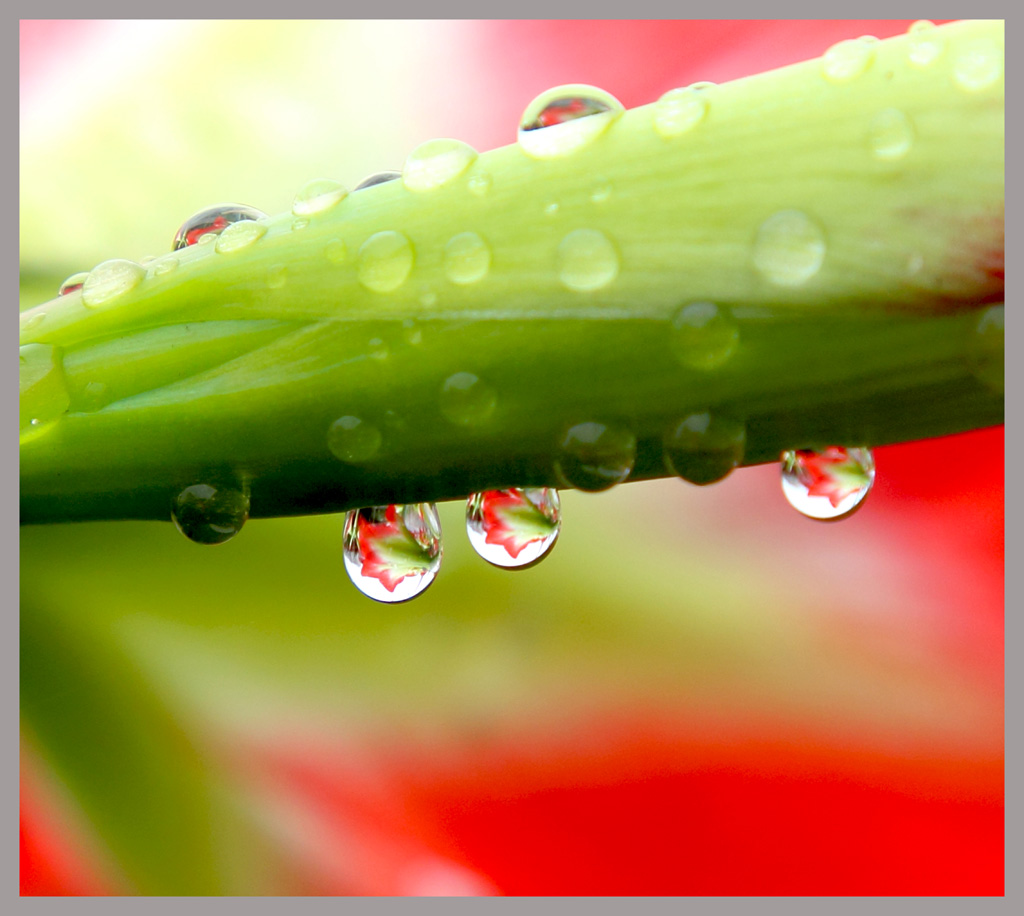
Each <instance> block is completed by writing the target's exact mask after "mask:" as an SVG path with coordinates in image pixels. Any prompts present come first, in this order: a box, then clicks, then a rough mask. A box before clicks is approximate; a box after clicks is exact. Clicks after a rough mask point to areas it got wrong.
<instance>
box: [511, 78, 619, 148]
mask: <svg viewBox="0 0 1024 916" xmlns="http://www.w3.org/2000/svg"><path fill="white" fill-rule="evenodd" d="M624 111H625V108H624V107H623V105H622V103H621V102H620V101H619V100H618V99H616V98H615V96H613V95H611V94H609V93H607V92H605V91H604V90H603V89H598V88H597V87H596V86H585V85H569V86H556V87H555V88H553V89H549V90H547V92H542V93H541V94H540V95H539V96H537V98H535V99H534V100H533V101H532V102H530V104H529V105H527V106H526V111H524V112H523V116H522V118H520V119H519V133H518V139H519V145H520V147H522V149H523V151H524V152H525V153H526V154H527V155H529V156H532V157H534V158H535V159H553V158H555V157H558V156H568V155H570V154H572V153H574V152H576V151H577V150H578V149H581V148H582V147H584V146H586V145H588V144H589V143H592V142H593V141H594V140H596V139H597V137H599V136H600V135H601V134H602V133H604V132H605V131H606V130H607V129H608V127H609V126H610V125H611V123H612V121H614V120H615V119H617V118H618V117H620V116H621V115H622V113H623V112H624Z"/></svg>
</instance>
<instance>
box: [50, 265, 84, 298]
mask: <svg viewBox="0 0 1024 916" xmlns="http://www.w3.org/2000/svg"><path fill="white" fill-rule="evenodd" d="M88 276H89V271H87V270H83V271H81V272H79V273H77V274H72V275H71V276H70V277H68V278H67V279H66V280H65V281H64V282H63V283H61V285H60V289H59V290H57V295H58V296H66V295H67V294H68V293H73V292H74V291H75V290H78V289H81V288H82V285H83V284H84V283H85V281H86V279H87V278H88Z"/></svg>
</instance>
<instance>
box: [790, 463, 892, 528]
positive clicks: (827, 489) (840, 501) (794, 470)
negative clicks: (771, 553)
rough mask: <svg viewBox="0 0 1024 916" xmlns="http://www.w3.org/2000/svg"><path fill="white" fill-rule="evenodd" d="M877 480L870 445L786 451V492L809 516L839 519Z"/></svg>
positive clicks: (861, 500) (846, 513)
mask: <svg viewBox="0 0 1024 916" xmlns="http://www.w3.org/2000/svg"><path fill="white" fill-rule="evenodd" d="M874 482H875V458H874V455H873V454H872V453H871V449H869V448H843V447H842V446H838V445H833V446H829V447H828V448H825V449H799V450H796V451H789V452H783V453H782V492H783V493H784V494H785V496H786V499H787V500H788V501H789V504H790V505H791V506H792V507H793V508H794V509H796V510H797V511H798V512H800V513H801V514H803V515H806V516H807V517H808V518H813V519H818V520H820V521H835V520H837V519H840V518H845V517H846V516H848V515H850V514H851V513H852V512H854V511H855V510H856V509H857V508H859V507H860V505H861V504H862V503H863V502H864V499H865V497H866V496H867V495H868V492H869V491H870V490H871V485H872V484H873V483H874Z"/></svg>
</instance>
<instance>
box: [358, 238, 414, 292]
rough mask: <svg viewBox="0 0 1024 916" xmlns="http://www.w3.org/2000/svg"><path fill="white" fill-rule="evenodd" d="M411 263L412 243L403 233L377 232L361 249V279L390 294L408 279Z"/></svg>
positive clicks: (361, 281) (373, 288)
mask: <svg viewBox="0 0 1024 916" xmlns="http://www.w3.org/2000/svg"><path fill="white" fill-rule="evenodd" d="M412 262H413V253H412V243H411V242H410V241H409V240H408V239H407V238H406V237H405V236H404V235H402V233H401V232H395V231H394V230H392V229H386V230H385V231H384V232H378V233H376V235H371V236H370V237H369V238H368V239H367V240H366V241H365V242H363V244H362V247H361V248H360V249H359V265H358V268H357V272H358V276H359V282H360V283H362V284H363V286H365V287H366V288H367V289H369V290H373V292H375V293H390V292H391V291H392V290H396V289H398V287H400V286H401V285H402V284H403V283H404V282H405V281H406V278H407V277H408V276H409V272H410V271H411V270H412Z"/></svg>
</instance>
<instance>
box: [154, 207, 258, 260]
mask: <svg viewBox="0 0 1024 916" xmlns="http://www.w3.org/2000/svg"><path fill="white" fill-rule="evenodd" d="M266 215H267V214H266V213H262V212H261V211H259V210H256V209H254V208H253V207H246V206H244V205H242V204H218V205H217V206H216V207H210V208H209V209H206V210H200V211H199V212H198V213H196V214H195V215H194V216H190V217H189V218H188V219H187V220H185V222H184V223H182V225H181V228H180V229H179V230H178V231H177V232H176V233H175V235H174V241H173V242H172V243H171V251H177V250H178V249H179V248H188V247H189V246H190V245H198V244H199V240H200V239H201V238H202V237H203V236H204V235H220V234H221V233H222V232H223V231H224V230H225V229H227V227H228V226H230V225H231V224H232V223H237V222H240V221H241V220H243V219H248V220H253V221H255V220H258V219H263V218H264V217H265V216H266Z"/></svg>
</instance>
